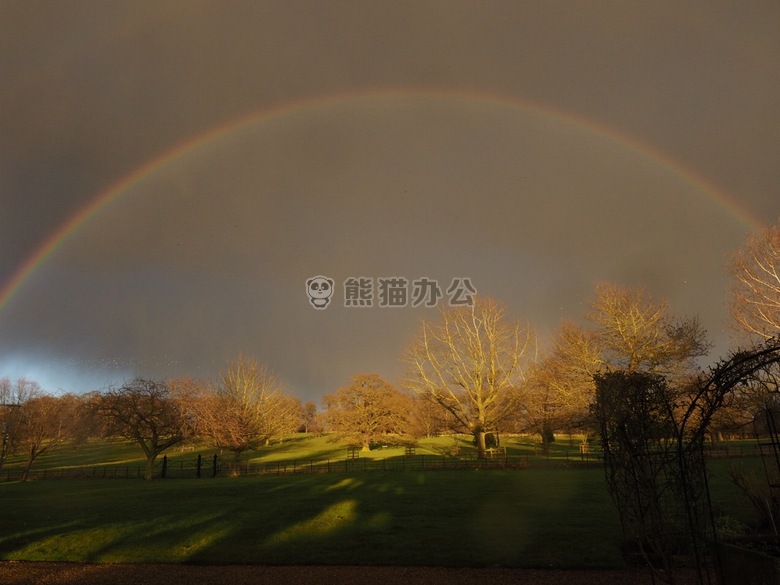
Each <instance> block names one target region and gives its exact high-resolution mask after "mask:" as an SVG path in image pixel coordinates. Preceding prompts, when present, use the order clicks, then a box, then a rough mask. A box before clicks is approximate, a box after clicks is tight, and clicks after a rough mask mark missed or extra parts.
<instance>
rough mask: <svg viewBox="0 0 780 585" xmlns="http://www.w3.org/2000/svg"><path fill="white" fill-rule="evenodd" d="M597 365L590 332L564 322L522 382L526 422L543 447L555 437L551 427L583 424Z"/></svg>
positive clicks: (594, 343)
mask: <svg viewBox="0 0 780 585" xmlns="http://www.w3.org/2000/svg"><path fill="white" fill-rule="evenodd" d="M601 365H602V359H601V353H600V350H599V348H598V346H597V344H596V342H595V340H594V336H593V335H592V334H591V333H590V332H588V331H586V330H584V329H582V328H581V327H579V326H577V325H574V324H572V323H564V324H563V325H562V326H561V327H560V329H559V330H558V332H557V333H556V334H555V336H554V338H553V345H552V348H551V350H550V351H549V352H548V353H547V354H546V355H545V357H544V358H543V359H542V360H541V361H540V362H539V364H538V366H537V367H536V368H534V370H533V372H532V374H531V376H530V382H529V383H528V385H527V386H526V388H527V392H526V396H525V400H524V407H525V417H526V425H527V426H528V428H529V429H530V430H533V431H534V432H536V433H539V435H540V436H541V437H542V447H543V448H544V449H547V448H548V447H549V444H550V443H551V442H553V441H554V440H555V435H554V431H555V430H558V429H561V428H567V429H568V430H573V429H576V428H584V427H585V426H586V421H587V419H588V417H589V411H588V407H589V405H590V403H591V401H592V399H593V392H594V386H593V376H594V375H595V374H596V372H598V370H599V368H600V367H601Z"/></svg>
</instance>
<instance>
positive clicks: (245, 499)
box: [0, 437, 760, 568]
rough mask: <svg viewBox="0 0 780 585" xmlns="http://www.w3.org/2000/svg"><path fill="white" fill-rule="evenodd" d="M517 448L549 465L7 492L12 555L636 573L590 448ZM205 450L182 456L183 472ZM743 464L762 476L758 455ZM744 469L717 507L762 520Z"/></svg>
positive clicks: (439, 446) (17, 487)
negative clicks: (626, 563) (742, 485)
mask: <svg viewBox="0 0 780 585" xmlns="http://www.w3.org/2000/svg"><path fill="white" fill-rule="evenodd" d="M462 442H463V447H462V448H463V449H467V448H468V445H467V442H466V441H465V440H463V441H462ZM507 442H509V443H513V445H512V446H511V447H510V446H509V445H507V446H508V450H510V451H511V452H514V453H516V454H518V453H522V452H524V451H525V452H526V453H527V454H528V456H529V457H531V456H533V457H536V460H535V464H531V465H529V466H528V467H523V468H519V469H507V470H498V469H490V470H484V469H482V470H460V471H435V470H430V471H409V470H407V471H393V472H381V471H375V472H361V471H360V469H359V468H358V469H356V470H355V471H353V472H351V473H344V472H340V473H330V474H307V475H303V474H299V475H280V476H276V475H260V476H254V477H248V478H246V477H244V478H228V477H220V478H217V479H203V480H200V481H198V480H194V479H193V480H180V479H168V480H156V481H153V482H144V481H141V480H126V481H125V480H122V481H119V480H98V479H82V480H52V481H32V482H28V483H26V484H21V483H18V482H0V501H2V508H1V509H0V525H2V531H1V532H0V559H3V560H11V559H17V560H69V561H89V562H121V561H127V562H188V563H278V564H293V563H294V564H300V563H305V564H306V563H313V564H314V563H317V564H354V563H359V564H398V565H442V566H487V565H504V566H513V567H559V568H574V567H578V568H583V567H603V568H611V567H621V566H623V560H622V557H621V553H620V546H621V541H622V534H621V530H620V524H619V521H618V517H617V513H616V511H615V509H614V507H613V505H612V502H611V500H610V498H609V495H608V493H607V491H606V487H605V484H604V476H603V470H602V469H601V467H600V466H599V465H598V464H590V465H582V464H581V463H579V462H577V463H576V464H575V463H573V462H571V463H569V464H566V458H567V457H570V456H571V455H573V454H574V451H575V448H576V447H577V443H578V440H576V439H575V440H574V447H572V445H571V444H570V443H569V441H568V439H564V440H561V441H558V442H556V445H555V446H554V448H553V449H552V451H551V453H550V462H549V463H548V462H547V457H546V456H543V455H542V454H541V453H539V452H538V450H537V453H536V454H535V455H534V445H533V442H532V440H529V439H517V440H513V441H505V444H507ZM453 444H454V441H453V439H452V438H438V439H434V440H430V441H427V442H426V441H423V442H421V444H420V445H419V446H418V447H417V449H416V453H417V454H419V453H421V454H425V455H429V456H431V457H433V458H434V459H435V458H437V457H447V456H449V454H450V449H451V447H452V445H453ZM567 451H571V453H567ZM345 452H346V448H345V447H344V446H343V445H340V444H337V443H332V442H329V441H328V440H327V439H326V438H325V437H297V438H296V439H294V440H288V441H285V442H284V443H282V444H279V445H275V446H273V447H270V448H268V449H267V450H264V451H263V453H262V454H261V455H258V457H257V460H258V461H289V460H293V459H297V460H306V459H311V458H315V457H316V458H325V459H327V458H329V457H332V458H333V459H334V460H337V459H343V457H344V455H345ZM461 453H462V451H461ZM576 453H577V454H579V451H578V449H577V451H576ZM195 454H196V451H184V452H175V451H174V452H172V453H171V464H172V465H173V464H176V462H178V461H189V460H191V459H192V458H193V457H194V456H195ZM205 454H206V451H204V455H205ZM138 455H139V453H138V448H137V447H133V446H132V445H129V444H111V445H106V444H101V443H94V444H88V445H84V446H82V447H80V448H79V449H62V450H60V451H59V452H54V453H52V454H51V455H49V456H48V457H47V458H46V460H45V463H44V461H41V462H40V466H41V468H43V467H46V468H49V469H53V468H54V467H56V466H59V467H61V468H65V467H68V466H71V467H78V468H82V467H88V466H95V467H96V468H101V467H102V466H104V465H105V464H107V463H110V464H114V465H118V466H130V465H133V464H136V463H138V464H140V463H141V458H139V456H138ZM366 456H367V457H371V458H374V460H376V461H379V460H381V458H390V459H392V458H398V457H401V458H403V457H404V450H403V448H398V447H388V448H387V449H377V450H375V451H372V452H371V453H370V454H367V455H366ZM737 462H738V463H740V464H745V465H749V466H753V467H754V468H756V469H758V468H759V466H760V460H758V459H756V458H749V457H745V458H743V459H739V460H737ZM732 463H733V460H727V459H717V460H714V461H712V463H711V465H710V468H711V475H712V482H711V486H712V494H713V501H714V503H715V506H716V510H717V513H718V515H727V516H730V517H733V518H735V519H737V520H740V521H743V522H749V521H751V519H752V511H751V510H750V508H749V506H748V505H747V503H746V502H745V501H744V500H743V499H742V498H741V496H740V495H739V493H738V491H737V490H736V488H735V487H734V486H733V485H731V484H730V483H729V481H728V478H727V467H728V465H730V464H732ZM10 464H11V465H12V466H14V465H18V464H19V461H18V460H12V461H11V462H10Z"/></svg>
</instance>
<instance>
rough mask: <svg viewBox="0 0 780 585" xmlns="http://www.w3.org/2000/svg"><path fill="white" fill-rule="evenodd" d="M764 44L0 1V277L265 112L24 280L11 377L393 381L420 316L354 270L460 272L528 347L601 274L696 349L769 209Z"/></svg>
mask: <svg viewBox="0 0 780 585" xmlns="http://www.w3.org/2000/svg"><path fill="white" fill-rule="evenodd" d="M778 25H780V7H779V6H778V5H777V3H775V2H763V3H762V2H751V3H749V4H745V3H742V2H709V3H698V2H675V3H634V2H626V1H623V0H621V1H620V2H594V3H590V2H589V3H574V2H545V3H538V2H479V3H477V2H393V3H388V2H381V3H380V2H364V1H360V2H289V1H285V2H220V3H207V2H186V3H184V2H181V3H179V2H169V3H166V2H162V3H161V2H148V3H144V2H132V3H110V4H108V5H106V3H102V2H75V3H56V4H45V5H44V4H40V3H27V2H0V218H1V219H2V226H3V229H2V230H0V283H7V282H9V279H10V278H11V277H12V275H13V274H14V272H15V270H17V269H18V267H19V266H21V265H23V264H24V262H25V261H26V259H28V258H29V257H30V255H31V254H32V253H33V252H34V250H35V249H36V247H37V246H38V245H39V244H40V242H42V241H44V240H45V238H46V237H47V236H48V235H49V234H51V233H53V232H54V231H55V230H56V229H58V227H59V226H61V225H63V223H64V222H66V221H68V218H69V217H71V216H72V215H73V214H74V213H77V212H78V211H79V210H80V209H82V208H84V206H85V205H88V204H89V203H90V202H91V201H93V200H94V199H95V198H96V197H97V196H99V195H100V194H101V193H105V192H106V191H107V189H109V187H110V186H111V185H114V184H116V183H117V182H119V181H121V180H122V179H123V178H124V177H127V176H129V175H131V174H132V173H134V172H136V171H137V170H138V169H139V168H141V167H142V166H144V165H148V164H149V163H150V162H151V161H154V160H157V159H160V158H161V157H164V156H165V154H166V153H170V152H171V151H173V150H175V149H176V148H177V147H180V146H181V145H183V144H186V143H194V142H193V141H195V140H196V139H197V137H199V136H204V135H206V134H207V133H208V132H212V131H214V130H215V129H217V128H220V127H228V126H230V125H231V124H235V123H236V122H237V121H238V120H241V119H248V120H250V119H251V120H253V122H252V123H250V124H245V125H243V126H241V127H240V128H238V127H237V128H236V130H235V131H233V132H227V133H222V134H220V135H219V136H217V137H216V138H214V139H213V140H210V141H208V142H206V143H203V144H201V145H200V146H199V147H197V148H193V149H190V150H189V151H187V152H186V153H184V154H182V155H181V156H179V157H177V158H173V159H170V158H169V159H168V162H167V163H166V164H164V165H160V166H158V167H156V168H155V170H154V172H152V173H149V174H148V175H147V176H146V177H145V179H144V180H143V181H141V182H138V183H136V184H134V185H132V186H131V187H130V188H129V189H126V190H125V191H123V192H122V193H121V194H120V195H119V196H118V197H116V198H115V199H114V200H113V201H112V203H111V204H109V205H107V206H105V207H104V208H103V209H102V210H101V211H100V212H99V213H98V214H96V216H95V217H93V218H92V220H91V221H90V222H88V223H87V224H85V225H83V226H82V227H81V228H80V229H79V230H78V231H76V232H74V233H73V234H72V236H71V237H70V238H69V239H68V240H67V242H65V243H64V244H63V245H62V246H60V247H59V248H58V250H57V251H56V252H55V253H54V254H52V256H51V257H50V258H49V259H48V260H47V261H46V262H45V263H43V264H42V265H41V266H40V268H39V269H38V270H36V271H35V272H34V273H33V275H32V276H31V277H30V278H29V279H28V280H27V281H26V282H25V284H24V285H23V286H22V287H21V288H20V289H19V290H18V292H17V293H16V294H15V295H14V297H13V298H12V299H11V300H10V301H9V302H8V303H7V305H6V306H5V307H4V308H3V310H2V312H0V376H2V375H9V376H12V377H16V376H19V375H27V376H30V377H33V378H37V379H39V380H41V381H42V383H43V384H44V385H45V386H46V387H47V388H49V389H52V390H55V389H57V388H63V389H65V390H73V391H80V390H89V389H92V388H95V387H101V386H104V385H107V384H111V383H117V382H121V381H122V380H123V379H124V377H126V376H131V375H144V376H166V375H181V374H191V375H198V376H207V377H211V376H214V375H215V373H216V372H217V371H218V370H219V368H221V367H222V366H223V365H224V363H225V361H226V360H227V359H228V358H230V357H232V356H235V355H236V354H237V353H238V352H244V353H245V354H248V355H251V356H254V357H256V358H257V359H259V360H260V361H263V362H266V363H268V364H269V365H270V366H271V367H272V368H274V369H275V370H276V371H277V372H278V373H279V375H280V376H281V377H282V379H284V380H286V381H287V383H288V384H289V385H290V387H291V389H292V390H293V391H294V392H295V393H296V394H298V395H299V396H300V397H301V398H303V399H318V398H319V396H321V395H322V394H323V393H326V392H331V391H333V390H335V389H336V388H338V387H339V386H340V385H343V384H345V383H347V382H348V380H349V376H350V374H352V373H357V372H376V373H379V374H380V375H383V376H386V377H387V378H389V379H391V380H394V379H396V378H397V377H398V375H399V374H400V371H401V369H400V365H399V357H400V354H401V352H402V350H403V347H404V345H405V344H406V343H407V342H408V341H409V339H410V338H411V337H412V336H413V335H414V333H415V331H416V329H417V326H418V324H419V321H420V319H421V318H423V317H428V318H430V317H434V316H435V311H433V310H431V309H425V308H422V307H420V308H414V309H412V308H406V309H380V308H373V309H354V308H345V307H343V288H342V287H341V285H342V284H343V282H344V280H345V279H346V278H348V277H350V276H368V277H373V278H379V277H388V276H402V277H405V278H407V279H409V280H410V281H411V280H413V279H416V278H420V277H423V276H427V277H430V278H435V279H437V280H438V281H439V283H440V284H441V285H442V286H444V287H446V286H447V285H448V284H449V283H450V281H451V280H452V279H453V278H455V277H468V278H470V279H471V281H472V282H473V284H474V285H475V286H476V287H477V289H478V291H479V292H480V293H485V294H489V295H491V296H495V297H497V298H498V299H500V300H501V301H503V302H504V303H506V305H507V306H508V309H509V311H510V314H511V315H512V316H513V317H515V318H519V319H523V320H527V321H529V322H531V323H532V324H533V325H534V326H535V327H536V328H537V329H538V330H539V332H540V334H541V336H542V337H543V338H544V337H545V336H547V335H549V333H551V332H552V331H553V330H554V329H555V327H556V326H557V325H558V324H559V322H560V321H561V320H562V319H572V320H578V319H580V318H581V316H582V313H583V311H584V310H585V308H586V305H587V302H588V300H589V298H590V297H591V295H592V291H593V284H594V283H595V282H596V281H599V280H611V281H614V282H616V283H618V284H623V285H627V286H635V285H638V286H645V287H647V289H648V290H649V291H650V292H651V293H652V294H653V295H654V296H656V297H657V298H659V299H661V298H666V299H668V300H669V302H670V305H671V307H672V308H673V309H674V310H675V311H677V312H679V313H681V314H686V315H698V316H699V317H700V318H701V319H702V321H703V323H704V326H705V327H706V328H707V329H708V330H709V331H710V332H711V334H712V337H713V341H714V342H715V343H716V350H715V351H716V355H714V356H713V359H714V358H715V357H717V352H718V351H721V352H722V351H724V350H725V348H726V347H727V345H728V343H729V340H728V319H727V311H726V309H725V299H726V297H725V290H724V288H725V285H726V272H725V268H724V265H725V262H726V260H727V258H728V256H729V255H730V254H731V253H732V252H733V251H734V250H735V249H736V248H738V247H739V246H740V244H741V243H742V241H743V239H744V238H745V236H746V235H747V234H748V232H749V228H748V226H747V224H746V223H745V222H744V221H742V220H740V219H739V218H738V215H739V214H738V213H737V212H735V211H734V209H737V208H739V209H741V210H742V211H741V212H740V213H742V214H743V215H748V216H751V217H753V218H755V220H757V221H759V222H763V223H765V224H770V223H774V222H775V221H777V219H778V217H779V216H780V198H778V195H777V185H778V184H780V176H779V175H780V164H778V162H779V161H778V144H780V117H779V116H778V111H780V109H779V108H778V106H779V105H780V97H779V96H780V87H779V86H780V76H779V75H778V73H777V72H778V71H780V35H778V34H777V31H778V30H780V28H779V26H778ZM295 104H298V105H297V106H296V105H295ZM264 112H275V114H273V115H263V113H264ZM670 161H673V163H674V164H673V165H670V164H669V162H670ZM681 169H688V170H687V171H682V172H681ZM694 176H695V177H700V178H702V179H704V180H705V181H707V182H709V184H711V185H712V186H713V188H714V190H715V191H717V192H719V193H721V194H722V195H725V196H726V197H727V198H728V199H729V200H730V201H731V203H730V205H731V206H732V209H729V208H727V207H726V206H724V205H723V204H722V203H718V202H717V201H716V197H715V196H714V195H713V193H709V194H708V193H707V192H706V189H703V188H701V187H700V186H699V187H697V186H696V185H695V184H693V183H692V182H691V177H694ZM318 274H325V275H327V276H330V277H332V278H334V279H335V281H336V284H337V290H336V294H335V295H334V299H333V302H332V304H331V305H330V306H329V307H328V309H326V310H324V311H317V310H314V309H313V308H312V307H311V306H310V305H309V303H308V300H307V298H306V295H305V292H304V282H305V280H306V279H307V278H309V277H311V276H315V275H318ZM0 286H1V285H0ZM443 302H446V299H444V301H443Z"/></svg>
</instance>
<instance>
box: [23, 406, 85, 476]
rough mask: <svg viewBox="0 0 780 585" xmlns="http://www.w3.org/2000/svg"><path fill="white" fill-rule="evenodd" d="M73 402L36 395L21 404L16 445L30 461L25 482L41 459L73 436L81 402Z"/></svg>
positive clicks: (25, 474) (26, 464) (25, 471)
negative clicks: (39, 458)
mask: <svg viewBox="0 0 780 585" xmlns="http://www.w3.org/2000/svg"><path fill="white" fill-rule="evenodd" d="M73 398H74V397H72V396H64V397H55V396H51V395H48V394H46V393H44V392H36V393H35V394H33V395H31V396H30V397H28V399H27V400H26V401H25V402H24V403H22V405H21V407H20V408H19V421H18V425H17V428H16V433H15V434H16V441H17V445H18V446H19V448H20V450H23V451H24V452H25V454H26V457H27V459H26V461H25V463H24V468H23V470H22V478H21V479H22V481H27V479H28V478H29V474H30V469H31V468H32V466H33V463H34V462H35V461H36V460H37V459H38V457H40V456H41V455H43V454H44V453H48V452H50V451H52V450H53V449H54V448H56V447H57V446H58V445H60V444H61V443H62V441H63V440H65V439H66V438H68V437H70V436H71V434H72V433H73V432H74V429H75V427H76V425H77V422H78V416H79V407H80V402H79V401H78V400H75V399H73Z"/></svg>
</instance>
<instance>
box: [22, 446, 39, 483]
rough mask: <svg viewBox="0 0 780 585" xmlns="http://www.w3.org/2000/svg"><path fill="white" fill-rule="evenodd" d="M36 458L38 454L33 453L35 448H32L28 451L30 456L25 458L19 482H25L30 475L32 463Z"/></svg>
mask: <svg viewBox="0 0 780 585" xmlns="http://www.w3.org/2000/svg"><path fill="white" fill-rule="evenodd" d="M37 456H38V454H37V453H36V452H35V447H32V448H31V449H30V456H29V457H28V458H27V462H26V463H25V464H24V469H23V470H22V478H21V481H27V478H28V477H29V475H30V468H31V467H32V464H33V461H35V458H36V457H37Z"/></svg>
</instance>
